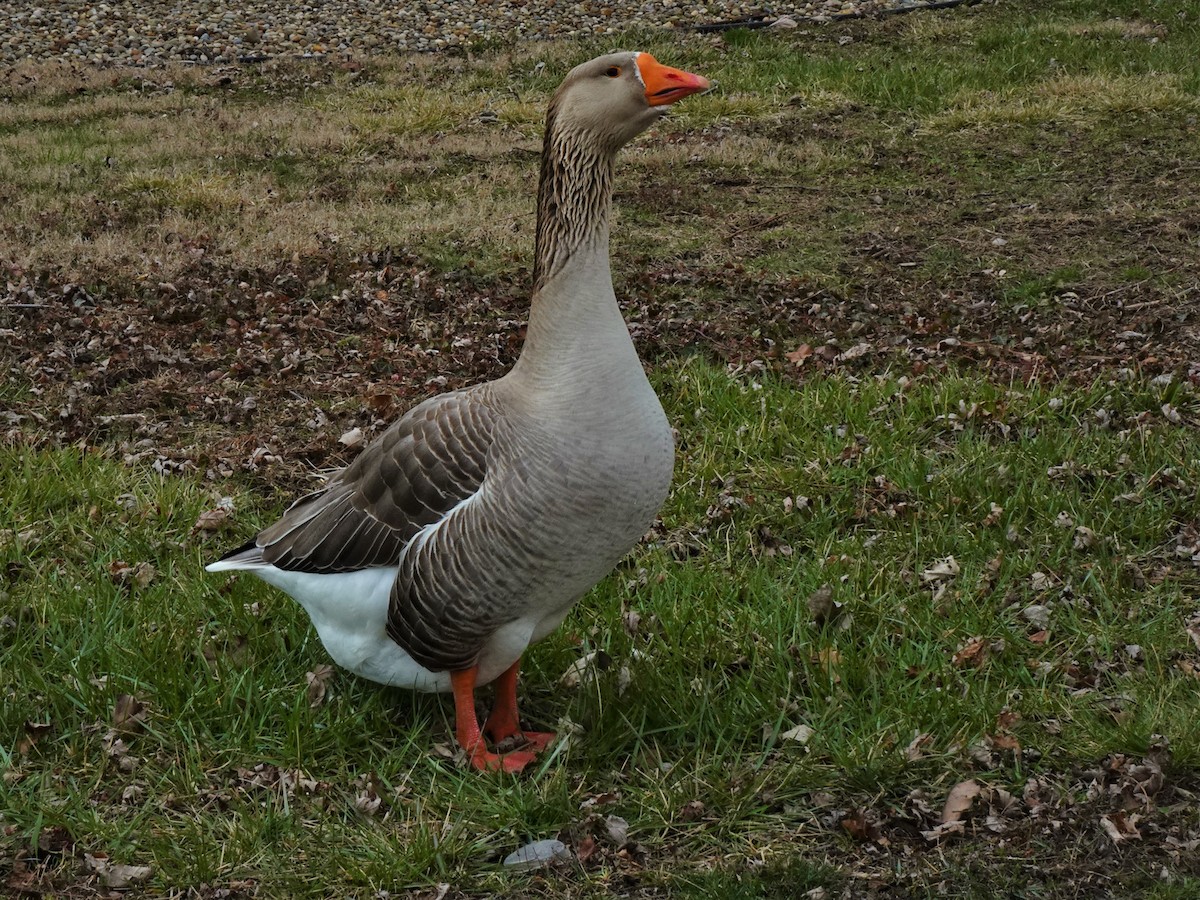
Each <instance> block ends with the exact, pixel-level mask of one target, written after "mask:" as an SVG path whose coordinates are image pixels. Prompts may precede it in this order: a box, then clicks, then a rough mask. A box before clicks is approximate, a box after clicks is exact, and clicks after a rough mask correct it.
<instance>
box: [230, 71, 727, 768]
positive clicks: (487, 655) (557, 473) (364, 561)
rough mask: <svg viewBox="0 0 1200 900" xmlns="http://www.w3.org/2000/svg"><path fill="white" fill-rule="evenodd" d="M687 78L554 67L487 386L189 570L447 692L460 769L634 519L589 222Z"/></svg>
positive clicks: (626, 344)
mask: <svg viewBox="0 0 1200 900" xmlns="http://www.w3.org/2000/svg"><path fill="white" fill-rule="evenodd" d="M707 86H708V83H707V81H705V80H704V79H702V78H700V77H699V76H695V75H689V74H688V73H685V72H680V71H678V70H675V69H670V68H668V67H666V66H663V65H661V64H659V63H658V62H657V61H655V60H654V59H653V58H652V57H650V56H649V55H647V54H637V53H619V54H610V55H608V56H604V57H600V58H598V59H595V60H592V61H591V62H588V63H584V64H583V65H581V66H578V67H576V68H575V69H574V70H572V72H571V73H570V74H569V75H568V76H567V78H566V80H565V81H564V82H563V85H562V86H561V87H560V88H559V90H558V92H557V93H556V94H555V97H554V99H553V100H552V102H551V106H550V110H549V112H548V114H547V126H546V137H545V143H544V150H543V157H542V172H541V178H540V182H539V189H538V224H537V247H536V252H535V265H534V294H533V305H532V308H531V311H530V318H529V325H528V328H527V335H526V342H525V345H524V347H523V348H522V352H521V355H520V357H519V359H518V361H517V363H516V364H515V366H514V367H513V369H512V370H511V371H510V372H509V373H508V374H506V375H504V376H503V377H501V378H499V379H497V380H496V381H492V382H488V383H485V384H479V385H475V386H473V387H470V388H467V389H465V390H461V391H454V392H451V393H447V394H443V395H440V396H437V397H432V398H430V399H428V400H426V401H424V402H422V403H420V404H418V405H417V406H415V407H413V408H412V409H410V410H409V411H408V412H407V413H406V414H405V415H403V416H402V417H401V418H400V419H399V420H397V421H396V422H395V423H394V424H393V425H392V426H391V427H390V428H389V429H388V430H387V431H386V432H385V433H384V434H383V435H381V436H380V437H379V438H378V439H377V440H375V441H374V442H372V443H371V444H370V445H369V446H368V447H367V449H366V450H364V451H363V453H362V454H360V455H359V457H358V458H357V459H355V461H354V462H353V463H352V464H351V465H349V466H348V467H346V468H345V469H343V470H342V471H340V472H338V473H337V474H336V475H334V476H333V477H332V478H331V479H330V480H329V481H328V482H327V483H326V485H325V486H324V487H323V488H322V489H321V490H319V491H317V492H316V493H314V494H310V495H309V496H307V497H303V498H301V499H300V500H298V501H297V502H296V503H295V504H293V506H292V507H291V508H290V509H289V510H288V511H287V512H286V513H285V514H284V515H283V517H282V518H281V519H280V520H279V521H278V522H276V523H275V524H273V525H271V526H269V527H268V528H266V529H264V530H263V531H262V532H260V533H259V534H258V535H257V536H256V537H255V539H254V540H252V541H251V542H249V543H248V544H246V545H245V546H243V547H241V548H239V549H237V550H235V551H233V552H232V553H229V554H227V555H226V556H225V557H223V558H222V559H221V560H219V561H217V562H214V563H212V564H210V565H209V566H208V567H207V568H208V570H209V571H214V572H216V571H226V570H246V571H249V572H252V573H253V574H255V575H257V576H258V577H260V578H262V579H263V580H264V581H266V582H268V583H269V584H272V585H274V586H275V587H277V588H279V589H281V590H283V591H285V592H287V593H288V594H290V595H291V596H292V597H294V598H295V599H296V600H297V601H298V602H299V603H300V604H301V606H303V608H304V609H305V610H306V611H307V613H308V615H309V617H310V618H311V620H312V622H313V625H314V627H315V628H316V630H317V633H318V635H319V636H320V639H321V642H322V644H323V645H324V646H325V648H326V649H327V650H328V652H329V654H330V656H332V657H333V659H334V661H335V662H337V663H338V665H340V666H342V667H344V668H346V669H348V670H350V671H351V672H354V673H356V674H358V675H361V676H362V677H365V678H368V679H371V680H373V681H377V682H379V683H382V684H388V685H395V686H399V687H404V688H409V689H413V690H421V691H453V692H454V694H455V704H456V714H457V718H458V724H457V736H458V739H459V742H460V744H462V745H463V747H464V749H465V750H466V751H467V753H468V756H469V758H470V759H471V761H472V763H473V764H474V765H475V766H476V767H477V768H481V769H486V768H501V767H502V768H504V769H507V770H510V771H515V770H518V769H520V768H521V767H523V766H524V765H525V764H527V763H528V761H529V760H530V759H532V753H530V752H528V751H519V752H512V753H508V754H506V755H504V756H497V755H496V754H494V753H491V752H489V751H487V749H486V745H485V744H484V741H483V737H482V736H481V734H480V729H479V726H478V723H477V720H476V719H475V711H474V701H473V691H474V688H475V687H476V686H477V685H480V684H487V683H490V682H495V684H496V705H495V708H494V709H493V712H492V714H491V716H490V717H489V718H488V720H487V722H486V723H485V725H484V728H483V732H482V733H483V735H486V736H488V737H491V738H492V739H493V740H494V741H502V740H506V739H509V738H513V739H516V740H520V738H521V737H522V736H524V738H526V741H527V743H529V744H530V745H532V747H533V749H534V750H537V749H541V748H542V747H543V746H545V745H546V744H547V743H548V742H549V741H550V740H551V739H552V737H553V736H552V735H539V734H531V733H528V732H526V733H524V734H523V735H522V732H521V729H520V724H519V719H518V716H517V709H516V679H517V670H518V666H519V660H520V657H521V654H522V653H523V652H524V651H525V649H526V648H527V647H528V646H529V645H530V644H532V643H535V642H536V641H538V640H540V639H541V638H543V637H545V636H546V635H547V634H549V633H550V632H551V631H553V630H554V629H555V628H557V627H558V625H559V624H560V623H561V622H562V620H563V618H564V617H565V616H566V615H567V613H568V612H569V611H570V609H571V607H572V606H573V605H574V604H575V603H576V602H577V601H578V599H579V598H580V597H581V596H582V595H583V594H584V593H585V592H586V591H588V590H589V589H590V588H591V587H592V586H593V585H595V584H596V583H597V582H598V581H599V580H600V579H601V578H603V577H604V575H605V574H606V573H608V572H609V571H610V570H611V569H612V567H613V566H614V565H615V564H616V563H617V561H618V560H620V558H621V557H622V556H624V555H625V553H627V552H628V551H629V550H630V548H632V547H633V546H634V544H636V543H637V541H638V539H639V538H640V537H641V535H642V534H644V533H645V532H646V530H647V529H648V528H649V527H650V525H651V524H652V523H653V521H654V517H655V515H656V514H657V511H658V508H659V506H660V505H661V504H662V502H663V500H664V499H665V498H666V495H667V491H668V489H669V487H670V480H671V470H672V465H673V460H674V448H673V442H672V436H671V429H670V426H669V424H668V422H667V418H666V416H665V414H664V413H663V409H662V406H661V404H660V403H659V400H658V397H657V396H656V395H655V393H654V390H653V389H652V388H651V386H650V383H649V382H648V381H647V379H646V375H645V372H644V371H643V369H642V365H641V362H640V360H639V359H638V356H637V353H636V351H635V349H634V346H633V342H632V340H631V339H630V336H629V331H628V328H627V327H626V325H625V322H624V319H623V317H622V316H621V311H620V308H619V307H618V305H617V301H616V297H615V295H614V293H613V287H612V278H611V274H610V270H609V258H608V237H609V234H608V230H609V225H608V213H609V207H610V205H611V196H612V188H611V177H612V175H611V173H612V163H613V159H614V157H615V154H616V151H617V150H618V149H619V148H620V147H621V146H623V145H624V144H625V143H627V142H628V141H629V140H630V139H631V138H632V137H633V136H635V135H636V134H638V133H639V132H641V131H642V130H644V129H645V128H646V127H648V126H649V125H650V124H651V123H652V122H653V121H654V120H656V119H657V118H658V117H659V115H660V114H661V111H662V108H664V107H665V106H666V105H667V104H669V103H672V102H674V101H675V100H677V99H680V98H681V97H684V96H687V95H688V94H691V93H695V92H696V91H698V90H703V89H704V88H706V87H707Z"/></svg>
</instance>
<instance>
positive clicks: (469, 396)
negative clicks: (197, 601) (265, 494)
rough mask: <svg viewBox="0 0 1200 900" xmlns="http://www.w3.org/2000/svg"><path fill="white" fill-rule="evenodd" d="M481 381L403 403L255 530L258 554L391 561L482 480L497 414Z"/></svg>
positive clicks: (346, 565) (347, 564)
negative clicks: (376, 433)
mask: <svg viewBox="0 0 1200 900" xmlns="http://www.w3.org/2000/svg"><path fill="white" fill-rule="evenodd" d="M486 387H487V386H486V385H483V386H480V387H477V388H472V389H467V390H465V391H456V392H454V393H450V394H442V395H441V396H438V397H433V398H431V399H429V400H426V401H425V402H423V403H420V404H418V405H417V406H415V407H413V408H412V409H411V410H409V412H408V413H407V414H405V415H404V416H403V417H402V418H401V419H400V420H399V421H397V422H396V423H395V424H394V425H393V426H392V427H391V428H389V429H388V430H387V432H385V433H384V434H383V435H382V436H381V437H380V438H379V439H378V440H376V441H375V442H373V443H372V444H371V445H370V446H369V447H367V449H366V450H364V451H363V453H362V454H361V455H360V456H359V457H358V458H357V459H356V460H355V461H354V462H353V463H351V464H350V465H349V466H348V467H346V468H345V469H343V470H342V471H341V472H339V473H338V474H337V475H335V476H334V477H333V478H332V479H330V481H329V483H328V484H327V485H326V486H325V488H324V489H323V490H321V491H318V492H316V493H314V494H309V495H308V496H307V497H303V498H301V499H300V500H298V501H297V502H296V503H295V504H293V505H292V507H291V508H290V509H289V510H288V511H287V512H286V513H284V515H283V517H282V518H281V519H280V520H279V521H278V522H276V523H275V524H274V525H272V526H270V527H269V528H267V529H265V530H263V531H262V532H261V533H260V534H259V535H258V538H257V539H256V541H255V543H256V545H257V546H258V548H259V550H260V551H261V554H262V558H263V561H264V562H267V563H270V564H271V565H274V566H276V567H278V568H281V569H289V570H292V571H298V572H312V573H333V572H350V571H355V570H358V569H365V568H370V567H372V566H388V565H396V564H397V563H398V561H399V559H400V556H401V553H402V552H403V551H404V548H405V546H406V545H407V544H408V542H409V541H411V540H412V539H413V537H414V536H415V535H416V534H417V533H418V532H420V531H421V529H423V528H426V527H428V526H430V525H433V524H435V523H436V522H438V521H439V520H440V519H441V518H442V517H443V516H444V515H446V513H448V512H449V511H450V510H451V509H453V508H454V507H455V506H456V505H457V504H459V503H460V502H462V501H463V500H465V499H466V498H468V497H470V496H472V495H473V494H474V493H475V492H476V491H477V490H478V489H479V486H480V484H482V482H483V479H484V477H485V475H486V472H487V457H488V453H489V450H490V448H491V446H492V435H493V431H494V429H495V424H496V421H497V418H498V413H497V411H496V409H495V408H494V405H493V403H492V401H491V397H490V395H489V393H488V392H487V391H486V390H485V388H486Z"/></svg>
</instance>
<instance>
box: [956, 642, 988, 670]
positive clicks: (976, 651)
mask: <svg viewBox="0 0 1200 900" xmlns="http://www.w3.org/2000/svg"><path fill="white" fill-rule="evenodd" d="M986 661H987V642H986V641H985V640H984V639H983V638H981V637H975V638H971V639H970V640H969V641H967V642H966V643H965V644H963V645H962V647H960V648H959V649H958V651H957V652H956V653H955V654H954V656H953V658H952V659H951V662H952V663H953V664H954V665H955V666H956V667H958V666H966V665H971V666H975V667H976V668H978V667H980V666H982V665H983V664H984V663H985V662H986Z"/></svg>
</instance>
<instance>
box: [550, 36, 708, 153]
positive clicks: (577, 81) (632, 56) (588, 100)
mask: <svg viewBox="0 0 1200 900" xmlns="http://www.w3.org/2000/svg"><path fill="white" fill-rule="evenodd" d="M708 87H709V83H708V79H707V78H704V77H702V76H700V75H693V74H692V73H690V72H684V71H682V70H680V69H672V68H671V67H670V66H664V65H663V64H662V63H660V62H659V61H658V60H656V59H655V58H654V57H653V56H651V55H650V54H649V53H628V52H627V53H609V54H607V55H605V56H600V57H597V58H596V59H593V60H589V61H588V62H585V63H582V64H581V65H578V66H576V67H575V68H574V69H572V70H571V71H570V73H569V74H568V75H567V77H566V78H565V79H564V80H563V83H562V86H561V87H559V89H558V91H557V92H556V93H555V95H554V99H553V100H552V101H551V105H550V118H551V120H552V121H553V122H554V125H555V127H556V128H558V129H562V130H563V131H567V132H574V133H575V134H577V135H579V136H581V137H587V138H590V139H591V140H593V141H595V143H596V144H597V145H598V146H600V147H602V148H604V149H605V150H607V151H608V152H610V153H615V152H616V151H617V150H619V149H620V148H621V147H623V146H624V145H625V144H627V143H629V141H631V140H632V139H633V138H634V137H636V136H637V135H639V134H641V133H642V132H643V131H645V130H646V129H647V128H649V127H650V126H651V125H652V124H653V123H654V122H656V121H657V120H658V119H659V118H661V117H662V116H663V115H664V114H665V113H666V110H667V107H668V106H669V105H670V104H672V103H674V102H675V101H677V100H682V99H683V98H684V97H687V96H689V95H691V94H695V93H697V92H699V91H704V90H707V89H708Z"/></svg>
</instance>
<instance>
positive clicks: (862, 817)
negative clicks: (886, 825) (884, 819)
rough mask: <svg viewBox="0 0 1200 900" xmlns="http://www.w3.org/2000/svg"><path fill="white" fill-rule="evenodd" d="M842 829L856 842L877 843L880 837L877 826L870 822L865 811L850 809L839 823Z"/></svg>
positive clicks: (880, 832)
mask: <svg viewBox="0 0 1200 900" xmlns="http://www.w3.org/2000/svg"><path fill="white" fill-rule="evenodd" d="M839 824H840V825H841V826H842V829H843V830H844V831H845V832H846V833H847V834H848V835H850V837H852V838H854V839H855V840H856V841H878V840H880V837H881V835H882V831H881V830H880V828H879V825H878V824H876V823H875V822H873V821H871V818H870V817H869V816H868V815H867V812H866V810H862V809H852V810H850V811H848V812H847V813H846V814H845V815H844V816H842V819H841V821H840V823H839Z"/></svg>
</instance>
